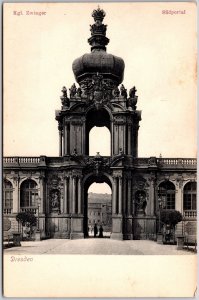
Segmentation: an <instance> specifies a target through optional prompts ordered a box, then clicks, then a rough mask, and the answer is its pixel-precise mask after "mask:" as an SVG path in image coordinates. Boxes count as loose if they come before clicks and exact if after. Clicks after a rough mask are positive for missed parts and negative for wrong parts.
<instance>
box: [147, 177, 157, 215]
mask: <svg viewBox="0 0 199 300" xmlns="http://www.w3.org/2000/svg"><path fill="white" fill-rule="evenodd" d="M155 200H156V199H155V182H154V180H153V179H152V180H151V181H150V187H149V203H150V215H152V216H154V213H155V211H154V207H155ZM147 205H148V204H147Z"/></svg>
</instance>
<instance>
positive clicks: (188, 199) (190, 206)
mask: <svg viewBox="0 0 199 300" xmlns="http://www.w3.org/2000/svg"><path fill="white" fill-rule="evenodd" d="M196 193H197V182H196V181H192V180H190V181H188V182H187V183H186V184H185V185H184V187H183V210H184V211H196V209H197V196H196Z"/></svg>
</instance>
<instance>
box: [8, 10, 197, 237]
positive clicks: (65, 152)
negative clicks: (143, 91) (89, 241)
mask: <svg viewBox="0 0 199 300" xmlns="http://www.w3.org/2000/svg"><path fill="white" fill-rule="evenodd" d="M104 16H105V13H104V11H103V10H101V9H99V8H98V9H97V10H94V11H93V13H92V17H93V18H94V21H95V23H94V24H93V25H92V26H91V37H90V38H89V39H88V43H89V44H90V45H91V53H90V54H84V55H83V56H81V57H80V58H78V59H76V60H75V61H74V62H73V72H74V75H75V79H76V81H77V83H78V87H76V85H75V84H73V85H72V87H71V88H70V90H69V95H68V93H67V89H66V88H65V87H63V89H62V93H63V95H62V96H61V102H62V106H61V110H59V111H56V120H57V121H58V129H59V151H60V152H59V157H46V156H40V157H4V203H3V205H4V206H3V212H4V220H7V222H8V219H9V220H10V223H11V228H10V229H9V230H8V231H10V232H13V231H17V230H18V223H17V221H16V215H17V213H19V212H25V211H32V212H33V213H34V214H36V215H37V216H38V219H39V222H38V228H37V232H39V235H40V237H41V238H42V239H44V238H71V239H72V238H84V237H87V236H88V188H89V186H90V185H91V184H92V183H94V182H97V183H102V182H105V183H107V184H108V185H109V186H110V188H111V189H112V214H111V216H112V232H111V238H113V239H147V238H150V239H154V240H155V239H156V237H157V231H158V226H157V224H158V222H157V221H158V220H159V212H160V209H162V210H173V209H175V210H178V211H180V212H181V213H182V215H183V221H182V222H180V223H178V225H177V233H179V234H185V235H191V236H193V235H195V232H196V159H192V158H188V159H185V158H161V157H160V158H156V157H149V158H138V129H139V122H140V121H141V111H139V110H137V109H136V104H137V100H138V97H137V96H136V88H135V87H133V88H132V89H130V91H129V92H128V93H127V90H126V89H125V87H124V85H123V84H122V81H123V74H124V61H123V60H122V59H121V58H119V57H117V56H114V55H111V54H107V52H106V46H107V44H108V43H109V39H108V38H107V37H106V25H104V24H103V19H104ZM94 126H97V127H102V126H105V127H107V128H108V129H109V131H110V135H111V154H110V156H109V157H105V156H101V155H100V154H99V153H97V155H96V156H89V132H90V130H91V129H92V128H93V127H94ZM160 204H161V206H160ZM159 221H160V220H159Z"/></svg>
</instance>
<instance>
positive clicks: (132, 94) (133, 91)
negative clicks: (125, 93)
mask: <svg viewBox="0 0 199 300" xmlns="http://www.w3.org/2000/svg"><path fill="white" fill-rule="evenodd" d="M136 92H137V90H136V88H135V86H134V87H133V88H131V89H130V91H129V97H130V98H134V97H135V94H136Z"/></svg>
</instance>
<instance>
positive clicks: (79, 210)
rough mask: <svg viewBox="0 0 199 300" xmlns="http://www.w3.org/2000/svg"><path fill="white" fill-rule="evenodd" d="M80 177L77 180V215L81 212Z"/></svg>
mask: <svg viewBox="0 0 199 300" xmlns="http://www.w3.org/2000/svg"><path fill="white" fill-rule="evenodd" d="M81 181H82V179H81V177H79V178H78V214H81V212H82V202H81V200H82V193H81Z"/></svg>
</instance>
